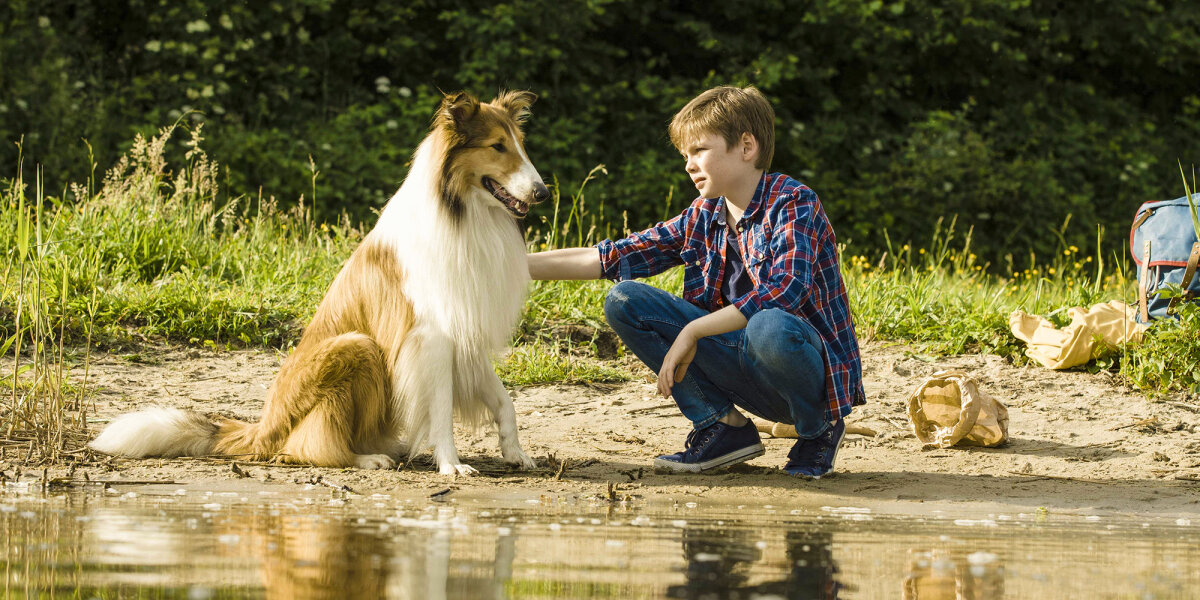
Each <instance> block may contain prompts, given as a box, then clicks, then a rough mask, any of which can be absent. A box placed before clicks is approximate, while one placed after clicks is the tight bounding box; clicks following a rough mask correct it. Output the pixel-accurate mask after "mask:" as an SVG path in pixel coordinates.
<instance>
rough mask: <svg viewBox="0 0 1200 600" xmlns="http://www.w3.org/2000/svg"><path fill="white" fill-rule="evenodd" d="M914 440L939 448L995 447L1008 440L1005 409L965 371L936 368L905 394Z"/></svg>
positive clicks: (1006, 411) (1006, 410) (1006, 412)
mask: <svg viewBox="0 0 1200 600" xmlns="http://www.w3.org/2000/svg"><path fill="white" fill-rule="evenodd" d="M908 418H909V420H910V421H911V422H912V426H913V433H915V434H916V435H917V439H919V440H921V441H922V442H924V443H926V444H930V445H933V446H937V447H939V448H949V447H951V446H954V445H956V444H962V445H964V446H999V445H1001V444H1003V443H1004V442H1006V441H1008V409H1007V408H1005V407H1004V405H1003V404H1000V401H999V400H996V399H995V398H993V397H991V396H990V395H988V394H987V393H986V392H984V391H983V390H980V389H979V386H978V384H976V382H975V380H974V379H973V378H972V377H971V376H970V375H967V373H966V372H965V371H962V370H958V369H950V370H945V371H938V372H937V373H934V374H933V375H932V376H930V377H929V378H928V379H926V380H925V381H923V382H922V383H921V385H920V386H918V387H917V389H916V391H914V392H913V393H912V395H910V396H909V397H908Z"/></svg>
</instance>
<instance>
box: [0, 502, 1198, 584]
mask: <svg viewBox="0 0 1200 600" xmlns="http://www.w3.org/2000/svg"><path fill="white" fill-rule="evenodd" d="M248 496H249V497H243V496H239V495H237V494H224V495H223V494H216V495H212V494H208V495H205V496H203V497H200V498H195V497H190V496H189V497H186V498H180V497H175V496H174V495H173V494H163V495H160V496H158V497H153V496H142V497H135V496H132V495H130V496H118V497H113V496H108V495H99V496H96V495H92V496H87V495H71V496H63V497H42V496H36V495H27V496H22V497H14V496H13V495H5V494H4V492H3V491H2V490H0V543H2V544H3V546H2V552H3V554H2V556H0V558H3V560H4V565H3V576H4V578H5V580H4V581H5V583H4V590H3V593H4V597H22V596H24V597H59V596H64V597H84V598H87V597H92V596H99V597H188V598H210V597H220V598H262V597H266V598H280V599H282V598H300V599H317V598H398V599H417V598H420V599H427V598H428V599H434V600H437V599H443V598H492V599H501V598H523V597H546V598H557V597H605V598H634V597H636V598H654V597H672V598H696V599H699V598H750V597H756V596H761V597H776V598H813V599H823V600H824V599H833V598H839V597H842V598H845V597H896V596H897V589H899V590H900V594H899V595H900V596H902V597H903V598H906V599H923V600H929V599H935V600H940V599H949V598H954V599H956V600H958V599H964V600H985V599H990V598H1001V597H1005V596H1006V595H1008V596H1011V597H1021V598H1026V597H1096V596H1101V595H1108V596H1137V597H1144V598H1186V597H1189V595H1190V594H1192V592H1194V591H1195V590H1197V589H1200V528H1197V527H1195V526H1192V525H1191V520H1188V519H1182V518H1180V519H1172V520H1166V521H1163V522H1157V523H1155V524H1153V525H1152V524H1151V523H1136V522H1128V521H1108V522H1105V521H1101V520H1099V519H1100V518H1099V517H1087V519H1084V518H1083V517H1081V516H1076V517H1071V516H1063V517H1062V526H1055V525H1054V524H1053V523H1051V520H1048V519H1046V518H1045V517H1043V516H1039V517H1036V518H1034V517H1033V516H1022V515H1017V516H1007V518H1006V519H999V518H998V519H995V520H991V519H988V520H969V519H958V520H955V519H952V518H930V519H920V518H886V517H882V516H878V515H872V514H870V511H867V510H866V509H853V510H852V509H850V508H847V509H844V510H843V509H830V510H828V511H826V510H824V509H822V510H821V511H817V510H815V509H814V510H811V511H808V512H805V511H803V510H793V511H790V514H788V515H787V516H785V515H783V514H782V513H781V512H780V511H775V510H768V509H769V507H767V508H761V509H755V510H750V509H746V510H736V511H733V510H730V509H729V508H728V507H725V508H722V507H720V506H715V507H713V508H710V509H703V508H696V509H688V510H682V509H680V508H659V509H650V508H644V507H643V508H636V507H629V508H622V509H619V510H613V509H612V508H611V507H608V506H600V505H595V504H591V503H589V502H587V501H582V500H578V499H576V500H574V501H572V502H570V503H554V502H551V503H548V504H547V503H541V504H534V505H527V504H513V503H509V504H507V505H493V504H488V503H485V502H480V503H475V504H471V505H465V504H464V505H455V504H453V503H441V504H432V503H424V502H415V503H414V502H412V501H398V500H393V499H391V498H388V497H379V498H363V497H335V498H330V497H328V496H325V497H299V496H297V495H295V494H281V493H274V494H273V495H271V496H269V497H256V496H254V495H253V494H250V495H248ZM535 502H536V501H535ZM692 506H694V505H692ZM850 592H853V593H850Z"/></svg>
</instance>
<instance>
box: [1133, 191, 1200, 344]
mask: <svg viewBox="0 0 1200 600" xmlns="http://www.w3.org/2000/svg"><path fill="white" fill-rule="evenodd" d="M1192 200H1193V201H1194V202H1196V203H1197V204H1200V194H1193V195H1192ZM1129 251H1130V253H1132V254H1133V262H1134V263H1136V264H1137V274H1138V322H1139V323H1149V322H1150V319H1151V318H1161V317H1166V316H1169V315H1171V314H1172V313H1173V312H1174V310H1175V306H1176V305H1177V304H1178V303H1179V302H1180V301H1181V300H1182V301H1191V300H1192V299H1194V298H1196V297H1197V296H1200V280H1197V278H1196V264H1197V262H1200V241H1198V240H1197V239H1196V231H1195V229H1193V228H1192V214H1191V207H1189V206H1188V200H1187V196H1183V197H1181V198H1176V199H1174V200H1159V201H1156V202H1147V203H1145V204H1143V205H1141V207H1139V208H1138V210H1137V213H1136V214H1135V215H1134V217H1133V227H1131V228H1130V230H1129ZM1167 284H1175V285H1177V286H1179V287H1180V288H1182V290H1183V297H1182V298H1178V297H1176V298H1163V297H1161V296H1160V295H1159V294H1158V292H1159V290H1162V289H1163V288H1164V287H1165V286H1166V285H1167Z"/></svg>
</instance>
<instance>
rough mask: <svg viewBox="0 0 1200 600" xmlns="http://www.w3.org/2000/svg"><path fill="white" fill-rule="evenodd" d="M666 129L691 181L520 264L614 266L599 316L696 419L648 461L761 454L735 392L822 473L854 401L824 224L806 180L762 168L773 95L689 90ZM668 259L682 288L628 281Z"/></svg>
mask: <svg viewBox="0 0 1200 600" xmlns="http://www.w3.org/2000/svg"><path fill="white" fill-rule="evenodd" d="M670 133H671V141H672V143H673V144H675V146H676V148H678V149H679V150H680V152H681V153H682V154H683V156H684V158H686V160H687V164H686V168H687V172H688V175H689V176H690V177H691V179H692V182H693V183H694V184H695V186H696V189H697V190H698V191H699V192H700V197H699V198H697V199H696V200H695V201H693V202H692V205H691V206H690V207H688V208H687V209H686V210H684V211H683V213H682V214H680V215H679V216H677V217H675V218H673V219H671V220H670V221H667V222H665V223H659V224H657V225H655V226H654V227H651V228H649V229H647V230H645V231H642V232H639V233H635V234H632V235H630V236H629V237H627V238H625V239H621V240H617V241H610V240H605V241H603V242H601V243H600V244H598V245H597V246H596V248H568V249H564V250H554V251H550V252H542V253H537V254H531V255H529V273H530V276H531V277H532V278H534V279H594V278H598V277H606V278H609V279H614V280H617V281H619V282H620V283H618V284H617V285H616V286H614V287H613V288H612V290H611V291H609V293H608V297H607V298H606V299H605V303H604V312H605V316H606V317H607V318H608V322H609V324H610V325H611V326H612V328H613V329H614V330H615V331H616V332H617V334H618V335H619V336H620V337H621V340H622V341H624V342H625V344H626V345H627V346H628V347H629V348H630V349H631V350H632V351H633V352H634V354H636V355H637V356H638V358H640V359H641V360H642V362H644V363H646V365H648V366H649V367H650V368H652V369H654V370H655V371H657V372H658V389H659V392H660V393H662V394H663V395H664V396H673V397H674V399H675V402H676V404H678V405H679V408H680V410H681V411H682V412H683V414H684V416H686V417H688V418H689V419H690V420H691V421H692V424H693V427H694V429H693V431H692V432H691V433H690V434H688V437H687V441H686V443H685V448H684V450H683V451H681V452H678V453H676V454H670V455H666V456H660V457H658V458H657V459H655V461H654V464H655V466H656V467H663V468H667V469H670V470H675V471H691V472H699V471H705V470H708V469H713V468H717V467H722V466H727V465H731V464H735V463H738V462H742V461H745V460H749V459H751V458H754V457H756V456H760V455H762V454H763V451H764V450H763V446H762V442H761V440H760V439H759V436H758V431H757V430H756V429H755V427H754V424H753V423H750V422H749V421H748V420H747V419H746V418H745V417H744V416H743V415H742V414H741V413H740V412H739V411H738V410H737V408H735V407H741V408H744V409H746V410H747V411H749V412H750V413H752V414H754V415H756V416H759V417H762V418H764V419H768V420H771V421H778V422H781V423H790V424H794V425H795V427H796V432H797V433H798V434H799V437H800V439H799V440H797V442H796V444H795V446H793V447H792V450H791V452H789V453H788V462H787V464H786V465H785V467H784V469H785V470H786V471H787V472H788V473H791V474H794V475H801V476H808V477H820V476H822V475H824V474H826V473H828V472H830V471H831V470H832V469H833V462H834V458H835V457H836V454H837V449H838V445H839V444H840V443H841V440H842V436H843V434H844V433H845V424H844V422H843V420H842V418H843V417H845V416H846V415H848V414H849V413H850V410H851V406H852V405H857V404H862V403H863V401H864V399H863V390H862V371H861V363H860V360H859V352H858V341H857V339H856V338H855V334H854V324H853V322H852V320H851V317H850V307H849V304H848V302H847V298H846V288H845V285H844V284H843V282H842V277H841V273H840V271H839V265H838V254H837V245H836V241H835V239H834V234H833V229H832V227H830V225H829V221H828V219H826V217H825V211H824V209H823V208H822V207H821V203H820V201H819V200H818V199H817V195H816V194H815V193H814V192H813V191H812V190H811V189H809V188H808V187H807V186H805V185H803V184H801V183H800V182H798V181H796V180H794V179H792V178H790V177H788V176H786V175H782V174H778V173H766V172H765V170H766V168H767V167H768V166H769V165H770V163H771V157H772V155H773V154H774V111H773V110H772V109H771V105H770V103H769V102H767V100H766V98H764V97H763V96H762V94H761V93H760V92H759V91H758V90H757V89H755V88H754V87H747V88H735V87H718V88H713V89H711V90H708V91H706V92H704V93H702V94H700V95H699V96H697V97H696V98H695V99H694V100H692V101H691V102H689V103H688V104H687V106H685V107H683V109H682V110H680V111H679V113H677V114H676V115H675V117H674V119H672V121H671V127H670ZM680 264H682V265H684V290H683V297H682V298H679V297H677V296H674V295H672V294H669V293H667V292H664V291H662V290H659V289H657V288H654V287H651V286H648V285H645V284H642V283H638V282H633V281H629V280H630V279H634V278H638V277H648V276H651V275H654V274H656V273H659V272H662V271H664V270H666V269H668V268H670V267H673V266H677V265H680Z"/></svg>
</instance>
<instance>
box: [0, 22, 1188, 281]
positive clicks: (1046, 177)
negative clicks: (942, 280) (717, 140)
mask: <svg viewBox="0 0 1200 600" xmlns="http://www.w3.org/2000/svg"><path fill="white" fill-rule="evenodd" d="M731 23H734V24H736V26H730V24H731ZM1198 29H1200V5H1197V4H1195V3H1184V2H1175V3H1158V2H1146V1H1144V0H1111V1H1107V2H1061V1H1057V0H891V1H889V2H882V1H878V0H876V1H870V2H847V1H845V0H810V1H805V2H778V1H777V0H729V1H727V2H723V3H720V4H719V5H711V4H705V3H699V4H686V3H683V4H680V3H663V2H640V1H636V2H635V1H634V0H604V1H600V2H597V1H594V0H553V1H551V0H513V1H510V2H502V3H495V2H484V1H483V0H459V1H456V2H444V1H443V2H436V1H430V0H417V1H406V2H396V1H391V2H389V1H384V2H375V3H369V4H362V3H356V2H349V1H335V0H301V1H297V2H290V3H282V2H271V3H258V4H255V3H250V4H247V3H244V2H240V1H234V0H178V1H172V2H166V1H159V2H146V1H144V0H136V1H135V0H125V1H123V2H122V1H117V2H95V1H94V0H93V1H86V0H73V1H70V2H59V3H46V2H34V1H31V0H11V1H10V2H7V3H5V4H4V5H3V6H0V89H3V90H4V92H3V93H2V94H0V140H3V141H4V142H5V143H4V144H2V145H0V179H3V178H8V179H13V178H15V171H16V169H17V166H18V161H17V153H18V149H17V146H16V145H15V144H13V143H12V142H15V141H17V140H19V139H20V138H21V136H22V135H23V136H24V143H23V152H24V156H25V162H24V165H25V169H26V170H27V174H26V176H25V177H24V179H25V180H26V181H33V180H34V179H35V178H34V177H33V175H32V171H31V169H32V168H33V166H34V165H35V164H42V165H44V166H45V173H46V174H47V179H46V185H47V187H48V188H49V189H59V188H61V187H62V186H63V185H64V183H65V182H66V181H78V180H83V179H85V178H86V176H87V175H88V173H87V172H86V171H87V168H88V167H87V165H88V164H89V161H88V158H87V157H88V156H89V154H88V150H87V147H86V146H84V144H83V143H82V141H81V138H82V139H86V140H88V141H89V142H90V144H91V147H92V148H93V149H94V159H95V162H96V164H98V165H99V168H100V169H105V168H107V167H108V166H109V165H111V164H112V163H113V162H114V161H115V159H116V158H117V157H118V156H119V155H120V154H121V153H122V152H123V151H125V150H127V149H128V146H127V144H128V141H127V140H130V139H132V138H133V134H134V133H136V132H142V133H144V134H150V133H152V132H153V131H154V130H156V129H157V128H158V127H161V126H163V125H168V124H170V123H173V122H175V121H176V120H179V119H183V120H185V121H188V122H190V123H192V124H198V123H201V122H203V123H205V125H206V132H207V133H208V134H209V137H210V138H211V139H212V140H213V142H212V143H211V144H209V146H208V150H209V153H210V154H211V155H212V156H213V158H214V159H215V160H217V161H218V162H219V163H220V164H222V165H226V167H225V168H224V170H223V171H222V172H221V173H220V175H219V179H220V183H221V184H222V189H224V190H226V193H228V194H230V195H234V196H236V195H249V196H251V197H257V196H258V194H259V191H260V190H263V191H264V193H266V194H267V195H274V196H276V197H278V198H281V199H283V200H285V201H287V202H296V201H297V200H298V199H299V197H300V196H301V195H304V196H305V197H306V198H309V199H311V198H312V196H313V194H314V182H313V175H314V174H313V170H315V171H317V176H316V183H315V195H316V203H317V204H316V209H317V216H318V218H326V219H328V218H335V217H336V216H337V215H338V214H340V212H341V211H343V210H344V211H348V212H349V213H350V214H352V215H354V216H355V217H356V218H362V219H370V218H371V211H372V210H373V209H377V208H378V207H379V206H380V205H381V203H382V202H384V201H385V200H386V198H387V197H388V196H389V195H390V194H391V193H392V191H394V189H395V188H396V186H397V184H398V182H399V181H401V180H402V178H403V177H404V174H405V171H406V162H407V158H408V156H409V155H410V154H411V152H412V150H413V149H414V148H415V146H416V144H417V143H418V141H419V140H420V138H421V136H422V135H423V133H424V132H425V130H426V127H427V124H428V121H429V116H430V113H431V112H432V110H433V107H434V106H435V105H436V102H437V101H438V98H439V89H442V90H454V89H461V88H465V89H469V90H473V91H475V92H476V93H478V94H480V95H481V96H484V97H489V96H490V95H492V94H493V93H494V92H495V90H497V89H498V88H500V87H512V88H528V89H532V90H535V91H536V92H537V93H538V94H539V95H540V96H541V100H540V102H539V103H538V105H537V106H536V107H535V114H534V119H533V120H532V121H531V122H530V125H529V139H528V145H529V148H530V152H531V155H532V156H533V158H534V160H535V162H536V164H538V166H539V168H540V170H541V171H542V174H543V175H545V176H546V177H547V178H548V179H549V178H551V177H554V178H557V180H558V181H564V182H569V181H579V180H581V179H583V177H584V176H585V175H586V174H587V173H588V172H589V171H590V170H591V169H592V168H593V167H594V166H595V165H597V164H606V165H607V166H608V171H609V175H608V176H606V177H603V178H601V179H600V180H599V181H597V182H594V183H593V184H592V185H591V187H590V191H589V202H592V203H593V204H594V205H595V206H596V207H597V211H598V212H599V213H600V214H599V215H598V217H599V222H604V223H621V222H623V215H625V216H627V217H628V220H629V223H630V224H631V225H632V226H640V225H643V224H647V223H649V222H652V221H655V220H657V219H659V218H661V217H662V213H663V212H664V211H663V208H664V207H663V202H662V199H663V198H664V197H669V198H670V199H671V200H670V206H668V208H670V209H672V210H674V211H678V210H679V209H680V208H681V207H682V206H683V205H684V204H685V203H686V202H687V201H688V200H690V199H691V197H692V194H694V190H693V189H692V188H690V186H689V185H688V181H687V178H686V177H685V176H684V174H683V171H682V168H681V167H682V163H681V161H680V159H679V156H678V153H677V152H676V151H675V150H674V149H673V148H671V147H670V144H669V143H668V141H667V138H666V132H665V129H666V122H667V120H668V119H669V118H670V116H671V115H672V114H673V113H674V111H676V110H677V109H678V108H679V107H680V106H682V105H683V104H684V103H685V102H686V101H687V100H688V99H689V98H691V97H692V96H694V95H695V94H696V93H698V92H699V91H701V90H703V89H705V88H707V87H709V86H711V85H715V84H722V83H734V84H747V83H753V84H756V85H758V86H759V87H760V88H762V89H763V90H764V92H765V93H766V94H767V95H768V97H769V98H771V100H772V101H773V103H774V105H775V107H776V112H777V123H776V131H777V139H778V144H777V146H778V147H777V151H776V160H775V165H774V167H775V168H776V169H777V170H782V171H785V172H788V173H791V174H793V175H795V176H797V177H799V178H800V179H802V180H803V181H805V182H806V183H808V184H810V185H811V186H812V187H813V188H814V189H816V190H817V192H818V193H819V194H820V196H821V197H822V199H823V200H824V202H825V204H826V209H827V211H828V213H829V215H830V217H831V219H832V220H833V222H834V224H835V227H836V228H837V230H838V232H839V235H840V237H841V239H843V240H846V239H852V240H853V241H854V242H855V244H856V246H860V247H867V248H875V249H882V248H883V245H884V241H883V236H882V234H881V232H882V230H883V229H884V228H885V227H886V228H887V231H888V233H889V234H890V236H891V239H892V240H893V241H904V240H914V239H919V238H921V237H923V236H924V235H925V234H926V232H928V231H929V229H930V227H931V226H932V224H933V222H934V221H936V217H946V218H950V217H951V216H955V215H957V216H958V219H959V225H960V227H963V228H966V227H969V226H975V228H976V250H977V252H978V253H979V254H980V255H981V256H983V257H986V258H987V259H989V260H991V261H992V262H993V264H998V261H999V260H1001V259H1002V258H1003V257H1004V256H1005V255H1006V254H1009V253H1018V254H1019V253H1024V252H1026V251H1027V250H1032V251H1034V252H1036V253H1041V254H1047V253H1049V252H1052V251H1053V250H1054V249H1055V248H1056V247H1057V245H1058V244H1059V242H1060V240H1058V238H1057V236H1056V235H1055V234H1054V232H1053V228H1056V227H1057V226H1058V224H1060V223H1062V222H1063V221H1064V220H1065V219H1066V216H1067V215H1072V218H1073V222H1074V223H1075V224H1076V225H1077V226H1076V227H1073V228H1072V230H1073V231H1077V232H1079V234H1078V235H1079V237H1078V238H1077V239H1076V238H1071V239H1068V240H1067V241H1068V242H1071V243H1075V244H1077V245H1083V243H1084V242H1088V241H1090V235H1091V234H1090V232H1091V231H1094V227H1095V225H1104V226H1105V230H1106V231H1108V232H1109V234H1108V235H1109V236H1110V240H1109V243H1110V244H1112V243H1115V241H1116V240H1117V239H1119V238H1120V237H1122V236H1123V235H1124V229H1125V227H1127V226H1128V221H1129V219H1130V217H1131V215H1132V212H1133V210H1134V209H1135V208H1136V206H1137V205H1138V204H1140V203H1141V202H1142V201H1144V200H1148V199H1161V198H1167V197H1171V196H1172V194H1173V193H1174V192H1173V190H1174V180H1173V175H1174V164H1175V160H1176V159H1177V158H1182V159H1184V160H1185V161H1191V160H1193V158H1192V157H1194V156H1196V155H1197V154H1200V152H1198V151H1200V135H1198V134H1200V121H1198V119H1197V117H1198V113H1200V94H1198V93H1197V91H1196V89H1197V88H1196V85H1195V75H1196V73H1197V72H1200V36H1196V35H1195V32H1196V31H1197V30H1198ZM185 151H186V148H184V147H183V146H182V144H181V143H179V142H175V143H173V145H172V146H170V147H169V148H168V155H171V156H172V157H173V158H178V157H179V156H181V155H182V153H184V152H185ZM310 158H311V160H312V163H311V165H310ZM668 192H669V194H668ZM600 207H603V209H602V210H601V209H600ZM537 210H540V211H542V212H539V213H535V215H534V216H535V218H536V217H540V216H542V215H544V214H545V211H546V210H548V209H547V208H546V207H541V208H539V209H537ZM535 222H536V221H535Z"/></svg>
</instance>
